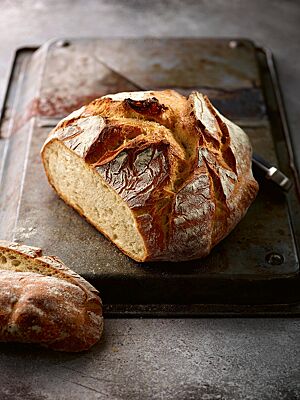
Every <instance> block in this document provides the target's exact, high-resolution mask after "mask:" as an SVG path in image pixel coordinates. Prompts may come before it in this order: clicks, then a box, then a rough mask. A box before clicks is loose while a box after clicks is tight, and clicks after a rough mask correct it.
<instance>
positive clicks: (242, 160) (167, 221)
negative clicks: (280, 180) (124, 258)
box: [42, 90, 258, 261]
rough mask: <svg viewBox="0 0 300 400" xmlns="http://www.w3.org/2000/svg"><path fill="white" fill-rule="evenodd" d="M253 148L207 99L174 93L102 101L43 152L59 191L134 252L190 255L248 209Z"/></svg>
mask: <svg viewBox="0 0 300 400" xmlns="http://www.w3.org/2000/svg"><path fill="white" fill-rule="evenodd" d="M64 149H66V150H64ZM68 152H71V153H68ZM251 152H252V150H251V146H250V143H249V139H248V137H247V135H246V134H245V132H244V131H243V130H242V129H240V128H239V127H237V126H236V125H235V124H233V123H232V122H230V121H228V120H227V119H226V118H225V117H223V116H222V115H221V114H220V113H219V112H218V111H217V110H216V109H215V108H214V107H213V106H212V104H211V103H210V102H209V100H208V98H207V97H206V96H203V95H202V94H201V93H198V92H194V93H192V94H191V95H190V96H189V97H188V98H185V97H184V96H182V95H180V94H179V93H177V92H175V91H172V90H165V91H148V92H128V93H126V92H125V93H118V94H115V95H107V96H103V97H101V98H100V99H96V100H94V101H93V102H91V103H90V104H89V105H87V106H85V107H82V108H81V109H80V110H78V111H77V112H76V111H75V112H74V113H72V114H71V115H70V116H69V117H67V118H65V119H64V120H62V121H61V122H60V123H59V124H58V125H57V127H56V128H55V129H54V130H53V131H52V133H51V134H50V136H49V137H48V139H47V141H46V143H45V145H44V147H43V149H42V158H43V162H44V167H45V170H46V173H47V176H48V179H49V182H50V183H51V185H52V186H53V187H54V189H55V190H56V191H57V192H58V194H59V195H60V196H61V197H62V198H63V199H64V200H65V201H66V202H67V203H69V204H71V205H72V207H74V208H75V209H77V211H79V212H80V213H81V214H83V215H84V216H85V217H86V218H87V219H88V220H89V221H90V222H91V223H92V224H93V225H95V226H96V227H97V229H99V230H100V231H101V232H103V233H104V234H105V235H106V236H107V237H109V238H110V239H111V240H112V241H113V242H114V243H115V244H116V245H117V246H118V247H119V248H120V249H121V250H122V251H124V252H125V253H126V254H128V255H129V256H130V257H132V258H134V259H135V260H137V261H148V260H170V261H181V260H188V259H194V258H200V257H203V256H205V255H207V254H208V253H209V252H210V250H211V249H212V247H213V246H215V245H216V244H217V243H218V242H219V241H220V240H222V239H223V238H224V237H225V236H226V235H227V234H228V233H229V232H230V231H231V230H232V229H233V228H234V227H235V225H236V224H237V223H238V222H239V221H240V219H241V218H242V217H243V216H244V214H245V213H246V211H247V209H248V207H249V206H250V204H251V202H252V201H253V200H254V198H255V196H256V193H257V190H258V185H257V182H256V181H255V180H254V178H253V176H252V171H251V156H252V154H251ZM62 154H64V156H62ZM68 154H69V155H68ZM71 154H73V157H71ZM67 155H68V156H67ZM59 162H60V163H62V166H61V167H60V168H59V167H58V165H57V164H58V163H59ZM63 168H65V169H66V171H68V172H66V171H65V172H64V173H63V172H62V171H61V169H63ZM80 171H82V173H84V178H82V179H84V181H85V182H83V184H82V185H81V184H80V183H78V180H80ZM83 171H89V172H88V173H87V174H86V172H83ZM89 174H90V175H92V176H93V179H92V180H91V179H90V178H89V176H88V175H89ZM75 181H76V182H77V183H76V184H75ZM87 181H88V182H89V183H87ZM76 186H79V187H82V190H81V189H78V188H77V189H76ZM87 186H89V188H88V189H86V191H87V192H88V193H89V194H87V193H85V190H84V187H87ZM107 189H108V190H107ZM78 192H80V193H78ZM93 192H94V195H93V194H92V193H93ZM105 193H106V195H105ZM98 196H100V198H101V200H99V199H97V197H98ZM90 197H92V199H90ZM93 202H94V204H95V205H94V206H93ZM101 202H102V204H103V209H102V210H101ZM111 202H113V203H111ZM87 204H88V206H87ZM112 204H113V205H114V206H115V210H113V207H112ZM92 209H94V211H93V210H92ZM107 213H110V214H111V220H110V221H107V218H106V214H107ZM122 220H123V222H122ZM110 224H111V225H112V226H114V227H115V229H113V230H112V229H111V228H110ZM124 224H125V225H126V226H127V227H128V229H125V227H124ZM129 237H131V238H133V240H131V241H130V240H129Z"/></svg>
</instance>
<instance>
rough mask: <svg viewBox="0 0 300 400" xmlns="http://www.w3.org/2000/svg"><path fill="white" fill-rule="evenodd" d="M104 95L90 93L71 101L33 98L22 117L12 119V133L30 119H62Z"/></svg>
mask: <svg viewBox="0 0 300 400" xmlns="http://www.w3.org/2000/svg"><path fill="white" fill-rule="evenodd" d="M103 95H104V93H103V92H102V93H92V94H90V95H86V96H79V97H74V98H72V99H69V98H67V99H66V98H63V97H60V96H53V97H51V98H34V99H32V100H31V101H30V102H29V104H28V105H27V106H26V108H25V112H24V113H23V115H16V117H15V119H14V127H13V133H15V132H17V131H18V130H19V129H20V128H21V127H22V126H23V125H25V124H26V123H27V122H28V121H29V120H30V119H31V118H34V117H49V118H51V117H58V118H60V117H61V118H63V117H64V116H66V115H68V114H70V113H71V112H72V111H74V110H76V109H78V108H80V107H82V106H83V105H86V104H88V103H90V102H91V101H92V100H94V99H95V98H98V97H101V96H103Z"/></svg>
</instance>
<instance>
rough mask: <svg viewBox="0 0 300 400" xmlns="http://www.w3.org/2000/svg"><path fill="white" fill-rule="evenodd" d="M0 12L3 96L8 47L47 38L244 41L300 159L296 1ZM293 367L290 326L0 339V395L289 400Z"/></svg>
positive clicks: (254, 322) (117, 4)
mask: <svg viewBox="0 0 300 400" xmlns="http://www.w3.org/2000/svg"><path fill="white" fill-rule="evenodd" d="M0 5H1V12H0V38H1V41H0V100H2V99H3V95H4V92H5V87H4V86H5V82H6V79H7V77H8V74H9V63H10V62H11V61H12V59H13V51H14V49H15V48H16V47H20V46H24V45H30V44H35V45H37V44H40V43H42V42H44V41H45V40H47V39H49V38H52V37H79V36H85V37H87V36H129V37H135V36H175V37H176V36H178V37H179V36H194V37H195V36H236V37H239V36H243V37H249V38H251V39H254V40H256V41H258V42H259V43H261V44H264V45H266V46H268V47H270V48H271V49H272V50H273V52H274V54H275V57H276V60H277V63H278V66H279V75H280V79H281V84H282V87H283V90H284V99H285V103H286V106H287V109H288V118H289V121H290V125H291V128H292V131H293V134H294V145H295V147H296V148H297V149H298V153H299V147H300V135H299V134H298V135H297V133H298V132H297V130H298V125H299V123H300V117H299V103H300V98H299V92H300V74H299V72H300V58H299V53H300V41H299V33H300V31H299V26H300V24H299V22H300V3H299V2H298V1H279V0H273V1H263V0H255V1H251V2H250V1H246V0H245V1H238V0H233V1H231V2H230V3H229V2H224V1H222V0H216V1H212V0H202V1H184V2H183V1H161V0H159V1H157V0H152V1H143V2H141V1H133V0H131V1H120V0H113V1H111V0H110V1H109V0H106V1H105V0H102V1H93V0H85V1H71V0H69V1H60V0H53V1H46V0H45V1H42V0H39V1H38V0H35V1H34V0H28V1H21V0H19V1H13V0H10V1H9V0H2V1H1V3H0ZM1 103H2V101H1ZM299 371H300V321H299V320H296V319H276V320H274V319H247V320H246V319H234V320H233V319H193V320H191V319H186V320H179V319H178V320H170V319H169V320H159V319H157V320H126V319H122V320H108V321H106V328H105V334H104V337H103V340H102V342H101V343H99V344H98V345H97V346H95V348H94V349H92V350H91V351H90V352H88V353H86V354H79V355H65V354H57V353H52V352H48V351H45V350H39V349H37V348H32V347H30V346H20V345H7V344H1V345H0V400H2V399H3V400H6V399H16V400H18V399H25V400H26V399H29V400H37V399H49V400H56V399H57V400H60V399H62V400H63V399H75V400H76V399H133V400H134V399H176V400H177V399H178V400H179V399H180V400H184V399H203V400H214V399H222V400H225V399H226V400H227V399H228V400H231V399H233V400H235V399H236V400H238V399H249V400H250V399H253V400H257V399H262V400H265V399H270V400H271V399H272V400H276V399H284V400H295V399H300V372H299Z"/></svg>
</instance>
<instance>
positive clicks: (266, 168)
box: [252, 153, 293, 192]
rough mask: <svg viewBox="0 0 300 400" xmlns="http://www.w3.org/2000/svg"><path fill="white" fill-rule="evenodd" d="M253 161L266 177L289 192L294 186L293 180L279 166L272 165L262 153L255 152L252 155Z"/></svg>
mask: <svg viewBox="0 0 300 400" xmlns="http://www.w3.org/2000/svg"><path fill="white" fill-rule="evenodd" d="M252 163H253V164H254V165H255V166H256V167H257V168H258V169H259V170H260V171H262V172H263V174H264V177H265V178H266V179H270V180H271V181H273V182H274V183H275V184H276V185H277V186H279V187H280V188H281V189H282V190H284V191H285V192H288V191H289V190H290V189H291V187H292V186H293V183H292V181H291V180H290V179H289V178H288V177H287V176H286V175H285V174H284V173H283V172H281V171H280V170H279V169H278V168H277V167H275V166H274V165H271V164H270V163H269V162H268V161H266V160H265V159H263V158H262V157H261V156H260V155H258V154H256V153H254V154H253V155H252Z"/></svg>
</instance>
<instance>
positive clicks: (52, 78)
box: [0, 39, 299, 311]
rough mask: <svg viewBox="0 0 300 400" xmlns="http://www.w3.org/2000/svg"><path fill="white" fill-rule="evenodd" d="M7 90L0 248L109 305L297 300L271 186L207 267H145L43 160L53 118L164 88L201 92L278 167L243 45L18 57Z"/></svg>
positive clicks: (291, 251)
mask: <svg viewBox="0 0 300 400" xmlns="http://www.w3.org/2000/svg"><path fill="white" fill-rule="evenodd" d="M124 48H126V51H125V52H124V51H122V49H124ZM16 79H18V81H17V83H14V82H15V81H16ZM12 82H13V83H14V84H15V86H16V89H15V90H11V91H10V92H9V96H8V98H7V111H6V113H5V114H4V120H3V121H4V122H3V123H2V127H1V132H0V136H1V137H3V138H6V139H7V142H8V143H9V144H8V151H7V157H6V161H5V168H4V171H5V174H4V175H3V179H2V187H1V194H0V200H1V202H0V204H1V214H0V234H1V237H4V238H7V239H14V240H17V241H20V242H24V243H28V244H33V245H36V246H41V247H42V248H44V249H45V252H48V253H51V252H52V253H55V254H56V255H58V256H59V257H61V258H62V259H63V260H64V261H65V262H66V263H67V264H68V265H69V266H70V267H71V268H73V269H74V270H75V271H77V272H79V273H80V274H82V275H83V276H85V277H87V278H88V279H89V280H91V281H92V282H93V283H94V284H95V285H96V286H98V288H99V289H100V291H101V293H102V297H103V300H104V302H105V303H107V304H108V303H112V304H113V303H174V302H177V303H181V304H190V303H199V302H211V301H214V302H216V303H218V302H219V303H228V304H230V303H241V304H247V303H256V304H257V303H274V302H277V303H278V302H293V301H297V300H298V294H297V292H298V281H297V279H296V277H297V276H298V272H299V270H298V258H297V252H296V249H295V242H294V234H293V231H292V230H291V224H290V217H289V211H288V207H287V201H286V198H285V196H284V195H283V194H282V193H280V192H279V191H278V189H276V188H274V187H272V186H271V185H269V184H265V183H264V184H262V185H261V190H260V193H259V195H258V198H257V200H256V201H255V203H254V204H253V205H252V207H251V208H250V210H249V212H248V214H247V216H246V217H245V219H244V220H243V221H242V222H241V223H240V224H239V225H238V227H237V228H236V229H235V230H234V231H233V232H232V233H231V234H230V235H229V236H228V238H226V239H225V240H224V241H223V242H222V243H220V244H219V245H218V246H217V247H216V248H215V249H214V250H213V252H212V253H211V255H210V256H209V257H207V258H206V259H204V260H196V261H191V262H188V263H180V264H177V265H174V264H167V263H163V264H162V263H160V264H157V263H156V264H154V263H152V264H148V265H141V264H137V263H135V262H134V261H132V260H130V259H129V258H128V257H126V256H125V255H123V254H122V253H120V252H119V250H117V249H116V248H115V246H113V245H112V244H111V243H110V242H109V241H108V240H107V239H105V238H104V237H103V236H102V235H100V234H99V233H98V232H97V231H96V230H95V229H94V228H92V227H91V226H90V225H89V224H87V223H86V221H85V220H83V219H82V218H81V217H79V215H77V214H76V213H75V211H73V210H72V209H71V208H69V207H67V206H66V205H65V204H64V203H63V202H62V201H61V200H59V199H58V198H57V196H56V195H55V194H54V192H53V191H52V190H51V188H50V187H49V185H48V183H47V182H46V178H45V175H44V172H43V169H42V165H41V161H40V156H39V151H40V148H41V145H42V143H43V141H44V139H45V137H46V136H47V134H48V132H49V129H50V126H51V124H53V122H54V121H55V119H57V118H60V117H62V116H64V115H65V114H66V113H68V112H69V111H71V110H73V109H74V108H76V107H79V106H80V105H82V104H83V103H85V102H86V101H89V100H90V99H91V98H94V97H97V96H101V95H103V94H107V93H110V92H116V91H125V90H138V89H139V88H145V89H150V88H151V89H157V88H163V87H172V88H175V89H177V90H179V91H181V92H182V93H188V92H190V91H191V90H193V89H198V90H201V91H204V92H206V93H208V94H209V95H210V97H211V99H212V102H213V103H214V104H215V105H216V106H217V107H219V108H220V110H221V111H223V112H224V114H225V115H226V116H228V117H230V118H232V119H234V120H236V121H238V122H239V124H240V125H242V126H243V127H244V129H245V130H246V131H247V133H248V134H249V137H250V139H251V141H252V143H253V146H254V149H255V151H256V152H258V153H260V154H261V155H262V156H264V157H265V158H267V159H269V160H270V161H272V162H274V163H277V162H278V159H277V156H276V152H275V147H276V143H277V142H276V141H274V137H273V132H274V131H273V126H272V129H271V125H270V121H271V122H272V119H270V115H269V114H268V111H269V109H267V107H266V104H265V102H264V97H263V91H262V86H263V85H262V83H263V82H262V81H261V74H260V70H259V64H258V62H257V56H256V49H255V47H254V46H253V44H252V43H251V42H249V41H244V40H241V41H232V40H229V39H228V40H212V39H211V40H190V39H185V40H179V39H176V40H175V39H174V40H170V39H166V40H154V39H144V40H138V39H136V40H134V39H127V40H124V39H113V40H110V39H101V40H97V39H95V40H76V41H75V40H73V41H72V42H70V41H56V42H51V43H50V44H47V45H45V46H43V47H42V48H41V49H39V50H38V51H37V52H35V53H34V55H33V56H32V54H31V53H30V52H29V51H25V52H19V53H18V57H17V63H16V66H15V79H13V80H12ZM18 93H22V95H18ZM277 139H278V138H277ZM280 140H281V141H282V140H283V141H284V139H283V138H280ZM0 143H1V141H0ZM2 143H3V141H2ZM280 143H281V142H280ZM281 144H282V143H281ZM0 151H1V149H0ZM285 164H286V163H285ZM283 167H284V169H285V170H286V172H287V173H289V168H288V166H286V165H284V166H283ZM12 183H13V184H12ZM295 211H296V210H295ZM276 257H277V258H278V257H279V264H278V263H277V261H276ZM280 257H281V258H280ZM274 260H275V261H274ZM107 310H108V311H109V307H108V308H107Z"/></svg>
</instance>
